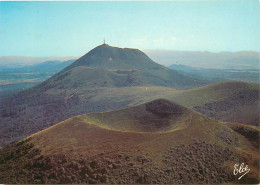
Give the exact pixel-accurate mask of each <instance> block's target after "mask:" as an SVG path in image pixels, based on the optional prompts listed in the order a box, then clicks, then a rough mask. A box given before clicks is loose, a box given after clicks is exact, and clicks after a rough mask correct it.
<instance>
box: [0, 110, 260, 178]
mask: <svg viewBox="0 0 260 185" xmlns="http://www.w3.org/2000/svg"><path fill="white" fill-rule="evenodd" d="M139 108H140V106H139ZM139 108H138V107H137V109H135V108H129V109H123V110H119V111H113V112H107V113H100V114H95V115H94V117H95V118H97V119H98V118H100V120H103V118H104V114H107V116H109V114H111V117H112V119H110V120H108V121H107V123H106V124H105V123H101V122H100V123H96V122H91V120H86V117H89V116H91V115H88V114H87V115H81V116H76V117H73V118H70V119H68V120H65V121H63V122H61V123H59V124H56V125H54V126H52V127H50V128H48V129H46V130H44V131H41V132H39V133H36V134H34V135H32V136H30V137H28V138H27V139H29V141H28V143H27V145H29V144H31V145H32V146H33V148H34V149H37V150H39V151H40V154H34V155H32V156H31V158H30V159H29V158H28V156H27V154H26V155H24V156H22V157H20V158H19V157H18V158H16V157H14V158H15V159H13V158H11V159H8V160H7V162H5V163H4V164H3V165H2V166H0V168H1V169H2V170H1V174H0V178H1V182H5V183H6V182H9V183H10V182H20V183H22V182H25V181H24V180H23V179H27V180H28V182H30V183H35V182H38V179H40V182H45V183H46V182H47V183H61V182H62V181H61V179H62V177H63V173H65V174H66V173H70V175H72V174H73V175H74V176H75V177H76V179H75V180H73V179H69V180H67V181H65V182H63V183H71V182H77V183H82V181H80V180H82V179H83V181H84V182H88V183H91V182H97V183H98V182H99V183H100V182H102V178H101V177H103V175H102V174H107V176H106V178H107V179H106V182H107V183H110V182H114V183H187V182H193V183H206V182H207V183H220V182H230V181H234V182H236V183H241V181H236V180H235V178H234V176H233V175H231V172H232V170H233V165H234V163H236V162H245V163H246V164H248V165H249V167H250V169H251V173H250V174H248V175H246V176H245V177H244V178H243V181H244V182H247V183H248V182H251V183H252V182H257V181H259V177H258V172H259V171H258V169H259V161H258V150H257V149H256V148H254V145H253V144H251V143H250V142H249V141H248V140H247V139H246V138H245V137H243V136H242V135H240V134H238V133H236V132H235V131H233V130H232V129H230V128H229V127H228V126H227V123H221V122H216V121H214V120H211V119H209V118H206V117H204V116H202V115H200V114H198V113H196V112H193V111H192V110H189V109H186V110H187V111H188V112H193V113H194V114H193V117H192V119H191V121H188V123H187V122H185V127H182V128H181V129H177V130H173V131H169V130H168V132H132V131H120V130H122V128H121V129H120V130H116V129H115V127H114V128H113V129H107V128H105V127H107V124H109V123H112V122H113V114H115V113H116V114H119V115H120V116H119V117H118V119H119V120H118V122H117V124H116V125H117V126H122V125H121V124H120V120H123V121H124V120H125V119H124V116H127V119H130V120H136V119H135V117H134V116H135V115H136V114H139V113H144V115H146V114H145V110H144V109H139ZM129 110H130V111H136V112H137V113H136V114H132V115H128V114H127V113H129V112H128V111H129ZM120 112H121V113H122V114H120ZM146 116H150V115H146ZM131 117H132V118H131ZM107 118H108V117H107ZM104 120H105V119H104ZM105 121H106V120H105ZM110 121H111V122H110ZM136 121H138V120H136ZM130 124H132V123H130ZM139 124H141V123H139ZM183 124H184V123H183ZM110 125H111V124H110ZM118 128H119V127H118ZM134 128H136V127H134ZM130 129H132V127H131V128H130ZM15 148H17V147H15ZM15 148H14V151H15V150H16V149H15ZM22 150H23V149H22ZM28 153H29V154H31V152H30V151H29V152H28ZM34 153H35V152H34ZM17 155H18V154H17ZM41 155H42V156H43V157H40V156H41ZM60 155H64V156H66V158H65V159H64V160H66V162H63V163H59V162H58V161H59V160H62V159H63V158H62V157H61V156H60ZM1 156H2V155H1ZM14 156H16V154H14ZM18 156H19V155H18ZM44 156H49V158H51V159H50V160H51V161H52V163H49V162H48V163H47V164H46V165H49V167H48V168H47V167H41V166H40V167H38V166H37V165H36V164H38V163H40V164H41V163H44V164H45V163H46V162H45V157H44ZM52 156H53V157H52ZM54 156H60V157H58V158H55V157H54ZM39 157H40V158H41V159H40V160H39ZM21 159H23V161H24V162H23V163H22V164H20V165H19V166H18V165H16V164H15V163H13V167H12V173H9V170H6V169H8V164H9V163H11V162H12V161H14V162H15V160H19V161H21ZM36 159H37V160H36ZM140 159H141V161H143V160H144V161H143V162H140ZM46 160H47V159H46ZM37 161H39V162H37ZM41 161H42V162H41ZM80 161H81V162H80ZM93 161H98V163H99V166H98V167H92V166H91V164H93ZM107 161H112V162H111V163H110V162H107ZM145 161H146V162H145ZM35 163H36V164H35ZM74 163H76V164H77V163H78V165H79V167H77V168H75V169H73V168H74V167H73V165H74ZM109 163H110V164H111V165H112V166H114V165H115V166H116V165H119V166H120V167H119V168H118V167H115V168H114V167H112V168H110V167H109ZM18 164H19V163H18ZM29 164H32V167H30V168H27V165H29ZM34 164H35V165H34ZM84 164H86V165H88V164H89V165H90V166H91V168H92V172H90V171H89V172H84V173H88V176H84V177H82V176H80V174H81V173H82V170H83V169H84V168H85V167H84ZM198 164H200V165H202V166H201V167H200V166H197V165H198ZM71 165H72V167H73V168H72V167H71ZM20 166H24V167H25V168H26V170H28V169H30V170H33V171H31V172H30V171H29V172H28V173H29V174H30V173H32V174H33V175H26V174H27V173H25V174H22V175H21V174H20V170H21V169H20ZM62 166H63V167H62ZM172 167H175V170H173V171H171V169H172ZM49 168H50V169H49ZM61 168H64V169H65V172H62V171H63V170H61ZM103 168H106V172H102V169H103ZM200 168H202V170H203V171H202V172H199V171H197V172H196V169H197V170H199V169H200ZM51 169H54V172H55V173H56V176H54V177H52V176H51V173H53V171H51ZM193 169H195V171H194V172H193ZM39 170H40V171H39ZM169 170H170V172H169ZM93 171H94V172H93ZM136 171H139V172H138V173H137V175H135V174H136V173H135V172H136ZM93 173H95V174H96V175H95V176H94V175H91V174H93ZM169 173H170V174H169ZM197 173H198V174H197ZM10 174H14V175H16V179H15V178H14V177H12V176H11V175H10ZM123 174H125V175H123ZM191 174H193V175H192V178H191ZM212 174H214V177H211V175H212ZM49 175H50V176H49ZM143 175H144V176H146V177H145V178H144V176H143ZM197 175H198V176H197ZM183 176H187V177H188V178H187V179H185V178H183ZM4 177H5V178H4ZM8 177H10V179H9V181H4V180H5V179H8ZM20 177H23V179H22V178H20ZM64 178H65V177H64ZM92 180H95V181H92ZM207 180H208V181H207Z"/></svg>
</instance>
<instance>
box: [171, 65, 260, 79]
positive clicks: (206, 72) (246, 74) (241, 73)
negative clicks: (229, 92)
mask: <svg viewBox="0 0 260 185" xmlns="http://www.w3.org/2000/svg"><path fill="white" fill-rule="evenodd" d="M169 68H171V69H174V70H176V71H178V72H180V73H182V74H185V75H188V76H190V77H192V78H197V79H201V80H209V81H212V82H220V81H233V80H234V81H242V82H249V83H259V82H260V79H259V76H260V69H258V68H255V69H217V68H204V67H192V66H187V65H181V64H172V65H170V66H169Z"/></svg>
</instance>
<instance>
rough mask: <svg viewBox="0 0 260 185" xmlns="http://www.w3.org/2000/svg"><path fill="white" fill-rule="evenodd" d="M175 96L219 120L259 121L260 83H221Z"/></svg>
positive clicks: (185, 103)
mask: <svg viewBox="0 0 260 185" xmlns="http://www.w3.org/2000/svg"><path fill="white" fill-rule="evenodd" d="M172 98H173V99H174V100H175V101H176V102H178V103H180V104H182V105H185V106H188V107H190V108H192V109H194V110H196V111H198V112H200V113H202V114H205V115H206V116H209V117H211V118H214V119H217V120H222V121H229V122H238V123H246V124H252V125H258V124H259V110H260V109H259V108H260V107H259V101H260V100H259V85H258V84H249V83H244V82H221V83H216V84H212V85H208V86H205V87H201V88H196V89H191V90H187V91H183V92H182V93H181V94H179V95H177V96H174V97H172Z"/></svg>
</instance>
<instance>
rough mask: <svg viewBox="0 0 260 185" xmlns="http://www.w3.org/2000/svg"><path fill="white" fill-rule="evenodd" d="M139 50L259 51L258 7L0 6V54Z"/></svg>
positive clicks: (132, 4)
mask: <svg viewBox="0 0 260 185" xmlns="http://www.w3.org/2000/svg"><path fill="white" fill-rule="evenodd" d="M103 38H106V41H107V43H108V44H110V45H113V46H119V47H133V48H139V49H167V50H192V51H204V50H208V51H212V52H218V51H241V50H251V51H252V50H253V51H259V50H260V3H259V1H258V0H255V1H254V0H245V1H184V2H180V1H173V2H169V1H166V2H115V1H114V2H0V56H80V55H83V54H85V53H86V52H88V51H89V50H90V49H92V48H93V47H95V46H97V45H99V44H102V42H103Z"/></svg>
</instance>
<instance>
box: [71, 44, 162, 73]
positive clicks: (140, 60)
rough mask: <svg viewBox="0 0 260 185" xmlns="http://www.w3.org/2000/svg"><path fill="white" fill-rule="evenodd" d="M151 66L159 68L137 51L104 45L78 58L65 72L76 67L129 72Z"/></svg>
mask: <svg viewBox="0 0 260 185" xmlns="http://www.w3.org/2000/svg"><path fill="white" fill-rule="evenodd" d="M151 65H152V66H153V67H155V66H157V67H158V66H160V65H159V64H156V63H155V62H153V61H152V60H151V59H150V58H149V57H148V56H147V55H145V54H144V53H143V52H141V51H140V50H138V49H130V48H119V47H114V46H110V45H108V44H105V43H104V44H102V45H99V46H97V47H95V48H94V49H92V50H91V51H89V52H88V53H87V54H85V55H83V56H82V57H80V58H79V59H78V60H77V61H75V62H74V63H73V64H72V65H70V66H68V67H67V68H66V70H68V69H71V68H74V67H78V66H87V67H92V68H93V67H94V68H105V69H113V70H114V69H120V70H122V69H124V70H129V69H143V68H147V66H148V67H149V66H151Z"/></svg>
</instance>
